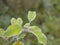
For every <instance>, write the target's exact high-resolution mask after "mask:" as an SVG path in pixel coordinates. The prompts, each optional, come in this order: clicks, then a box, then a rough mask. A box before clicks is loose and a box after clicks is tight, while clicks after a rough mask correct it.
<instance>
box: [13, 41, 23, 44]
mask: <svg viewBox="0 0 60 45" xmlns="http://www.w3.org/2000/svg"><path fill="white" fill-rule="evenodd" d="M13 45H24V44H23V43H22V42H20V41H17V42H14V43H13Z"/></svg>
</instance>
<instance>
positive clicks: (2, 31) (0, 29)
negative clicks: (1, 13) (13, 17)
mask: <svg viewBox="0 0 60 45" xmlns="http://www.w3.org/2000/svg"><path fill="white" fill-rule="evenodd" d="M4 32H5V31H4V29H2V28H0V36H3V34H4Z"/></svg>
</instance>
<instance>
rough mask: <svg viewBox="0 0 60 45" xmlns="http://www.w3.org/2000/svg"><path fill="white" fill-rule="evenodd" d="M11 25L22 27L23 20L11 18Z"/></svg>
mask: <svg viewBox="0 0 60 45" xmlns="http://www.w3.org/2000/svg"><path fill="white" fill-rule="evenodd" d="M11 24H14V25H22V24H23V20H22V19H21V18H17V19H15V18H12V19H11Z"/></svg>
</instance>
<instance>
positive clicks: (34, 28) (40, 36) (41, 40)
mask: <svg viewBox="0 0 60 45" xmlns="http://www.w3.org/2000/svg"><path fill="white" fill-rule="evenodd" d="M30 31H31V33H33V34H34V35H35V36H36V37H37V39H38V42H39V43H42V44H43V45H46V43H47V42H46V41H47V38H46V36H45V35H44V34H43V33H42V32H41V29H40V28H39V27H37V26H31V27H30Z"/></svg>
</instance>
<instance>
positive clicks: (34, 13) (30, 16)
mask: <svg viewBox="0 0 60 45" xmlns="http://www.w3.org/2000/svg"><path fill="white" fill-rule="evenodd" d="M35 17H36V12H35V11H29V12H28V20H29V22H31V21H33V20H34V19H35Z"/></svg>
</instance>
